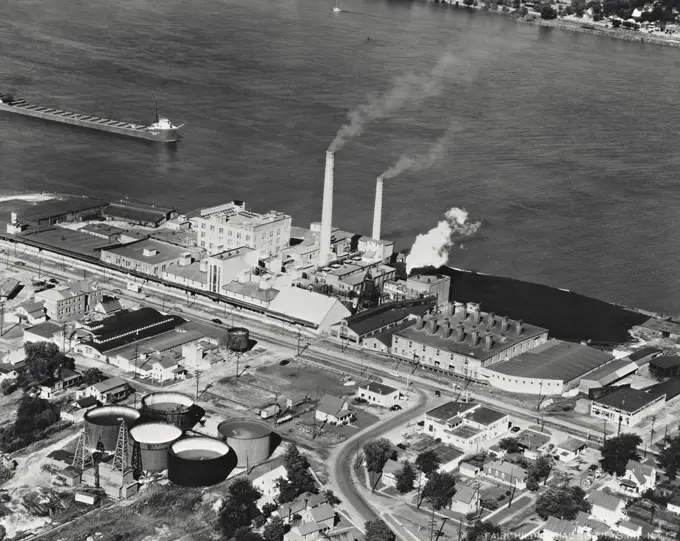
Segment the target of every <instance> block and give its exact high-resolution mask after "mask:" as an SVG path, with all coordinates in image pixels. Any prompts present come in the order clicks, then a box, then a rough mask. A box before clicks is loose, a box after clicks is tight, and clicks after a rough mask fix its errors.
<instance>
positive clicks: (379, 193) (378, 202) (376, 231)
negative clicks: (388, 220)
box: [371, 177, 383, 240]
mask: <svg viewBox="0 0 680 541" xmlns="http://www.w3.org/2000/svg"><path fill="white" fill-rule="evenodd" d="M382 200H383V179H382V177H378V180H377V182H376V183H375V208H374V209H373V235H371V237H372V238H374V239H375V240H380V225H381V223H382Z"/></svg>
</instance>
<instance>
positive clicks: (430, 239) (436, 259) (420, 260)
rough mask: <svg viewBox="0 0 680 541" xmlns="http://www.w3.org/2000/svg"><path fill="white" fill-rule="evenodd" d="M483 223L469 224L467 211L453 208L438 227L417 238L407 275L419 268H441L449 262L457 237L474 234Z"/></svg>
mask: <svg viewBox="0 0 680 541" xmlns="http://www.w3.org/2000/svg"><path fill="white" fill-rule="evenodd" d="M481 225H482V222H468V213H467V211H466V210H465V209H459V208H456V207H453V208H452V209H449V210H448V211H447V212H446V214H445V215H444V219H443V220H442V221H440V222H439V223H438V224H437V226H436V227H433V228H432V229H430V230H429V231H428V232H427V233H423V234H421V235H418V236H417V237H416V240H415V242H414V243H413V246H412V247H411V252H410V253H409V254H408V256H407V257H406V273H407V274H410V273H411V271H412V270H413V269H416V268H419V267H428V266H432V267H441V266H442V265H446V264H447V263H448V262H449V250H451V247H452V246H453V244H454V240H455V238H457V237H468V236H470V235H472V234H474V233H475V232H476V231H477V230H478V229H479V228H480V226H481Z"/></svg>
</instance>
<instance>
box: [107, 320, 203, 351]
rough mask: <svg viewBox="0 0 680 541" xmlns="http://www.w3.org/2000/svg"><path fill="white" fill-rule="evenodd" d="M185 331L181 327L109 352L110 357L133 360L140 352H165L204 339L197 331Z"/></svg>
mask: <svg viewBox="0 0 680 541" xmlns="http://www.w3.org/2000/svg"><path fill="white" fill-rule="evenodd" d="M183 329H184V326H181V327H178V328H177V329H174V330H172V331H169V332H164V333H163V334H159V335H157V336H152V337H151V338H146V339H144V340H140V341H139V342H137V343H136V344H133V345H126V346H123V347H119V348H116V349H114V350H111V351H109V357H113V356H119V357H123V358H125V359H132V358H134V356H135V352H138V353H139V355H142V354H144V353H147V354H151V353H158V352H163V351H167V350H169V349H174V348H179V347H180V346H183V345H184V344H188V343H190V342H194V341H198V340H200V339H201V338H204V335H203V333H201V332H199V331H197V330H186V331H185V330H183Z"/></svg>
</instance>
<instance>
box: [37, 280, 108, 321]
mask: <svg viewBox="0 0 680 541" xmlns="http://www.w3.org/2000/svg"><path fill="white" fill-rule="evenodd" d="M103 296H104V293H103V291H102V290H101V289H97V288H96V287H94V286H92V285H91V284H90V283H89V282H85V281H80V282H73V283H71V284H69V285H67V286H63V287H59V288H54V289H46V290H44V291H39V292H38V293H36V294H35V297H34V300H35V301H36V302H42V303H43V306H44V307H45V311H46V313H47V315H48V316H49V317H50V319H56V320H60V319H68V318H73V317H78V316H81V315H83V314H85V313H86V312H89V311H91V310H94V308H95V306H97V304H98V303H100V302H101V300H102V298H103Z"/></svg>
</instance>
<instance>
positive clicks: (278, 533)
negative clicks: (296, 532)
mask: <svg viewBox="0 0 680 541" xmlns="http://www.w3.org/2000/svg"><path fill="white" fill-rule="evenodd" d="M285 534H286V526H285V524H284V523H283V519H282V518H281V517H273V518H272V519H271V520H270V521H269V522H268V523H267V524H266V525H265V527H264V530H263V531H262V537H264V541H283V536H284V535H285Z"/></svg>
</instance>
